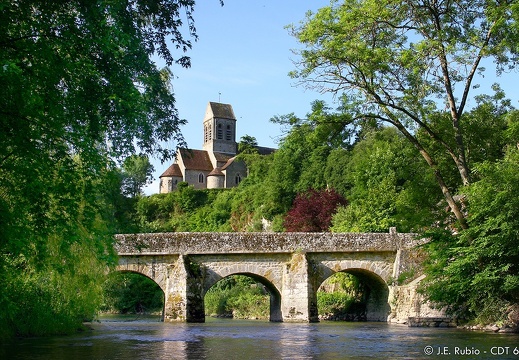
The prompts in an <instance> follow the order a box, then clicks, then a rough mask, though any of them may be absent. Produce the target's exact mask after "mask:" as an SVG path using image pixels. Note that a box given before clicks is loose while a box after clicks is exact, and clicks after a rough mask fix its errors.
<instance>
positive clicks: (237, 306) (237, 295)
mask: <svg viewBox="0 0 519 360" xmlns="http://www.w3.org/2000/svg"><path fill="white" fill-rule="evenodd" d="M204 303H205V313H206V314H207V315H211V316H220V317H234V318H258V319H268V318H269V309H270V295H269V293H268V292H267V291H266V290H265V289H264V287H263V285H262V284H261V283H257V282H255V281H254V280H253V279H252V278H250V277H248V276H244V275H232V276H229V277H227V278H224V279H222V280H220V281H219V282H218V283H216V284H215V285H214V286H213V287H212V288H211V289H209V291H208V292H207V293H206V295H205V298H204Z"/></svg>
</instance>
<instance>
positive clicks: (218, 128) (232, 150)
mask: <svg viewBox="0 0 519 360" xmlns="http://www.w3.org/2000/svg"><path fill="white" fill-rule="evenodd" d="M203 149H204V150H205V151H209V152H217V153H224V154H229V155H236V151H237V144H236V117H235V116H234V111H233V109H232V106H231V105H230V104H221V103H217V102H209V104H207V108H206V111H205V116H204V145H203Z"/></svg>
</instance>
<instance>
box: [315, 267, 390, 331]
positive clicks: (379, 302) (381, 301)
mask: <svg viewBox="0 0 519 360" xmlns="http://www.w3.org/2000/svg"><path fill="white" fill-rule="evenodd" d="M389 265H390V264H384V263H383V262H381V263H377V262H370V261H355V260H354V261H351V260H347V261H339V262H335V263H334V264H330V263H328V264H322V266H321V267H320V269H319V271H318V273H319V275H320V276H317V282H316V284H315V287H314V289H315V294H314V295H315V302H316V303H317V290H318V289H319V287H320V286H321V285H322V283H323V282H324V281H325V280H327V279H328V278H330V277H331V276H333V275H334V274H336V273H339V272H344V273H348V274H351V275H353V276H355V277H356V278H358V279H359V280H360V281H361V282H362V283H363V284H364V285H365V286H366V288H367V291H368V294H367V297H366V308H365V318H366V320H367V321H387V318H388V316H389V314H390V312H391V307H390V305H389V286H388V284H387V280H388V279H389V277H390V266H389Z"/></svg>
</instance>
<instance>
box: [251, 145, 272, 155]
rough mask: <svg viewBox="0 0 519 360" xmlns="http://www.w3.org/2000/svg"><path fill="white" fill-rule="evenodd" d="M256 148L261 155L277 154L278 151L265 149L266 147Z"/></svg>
mask: <svg viewBox="0 0 519 360" xmlns="http://www.w3.org/2000/svg"><path fill="white" fill-rule="evenodd" d="M255 148H256V150H258V153H259V154H260V155H270V154H272V153H274V152H276V149H274V148H269V147H264V146H255Z"/></svg>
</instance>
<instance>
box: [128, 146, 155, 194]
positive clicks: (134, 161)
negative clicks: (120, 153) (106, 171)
mask: <svg viewBox="0 0 519 360" xmlns="http://www.w3.org/2000/svg"><path fill="white" fill-rule="evenodd" d="M154 171H155V168H154V167H153V165H151V163H150V160H149V159H148V157H147V156H145V155H130V156H129V157H127V158H126V159H124V162H123V166H122V174H121V175H122V192H123V194H125V195H128V196H130V197H136V196H138V195H142V188H143V187H144V186H145V185H146V184H149V183H151V181H152V180H153V172H154Z"/></svg>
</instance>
